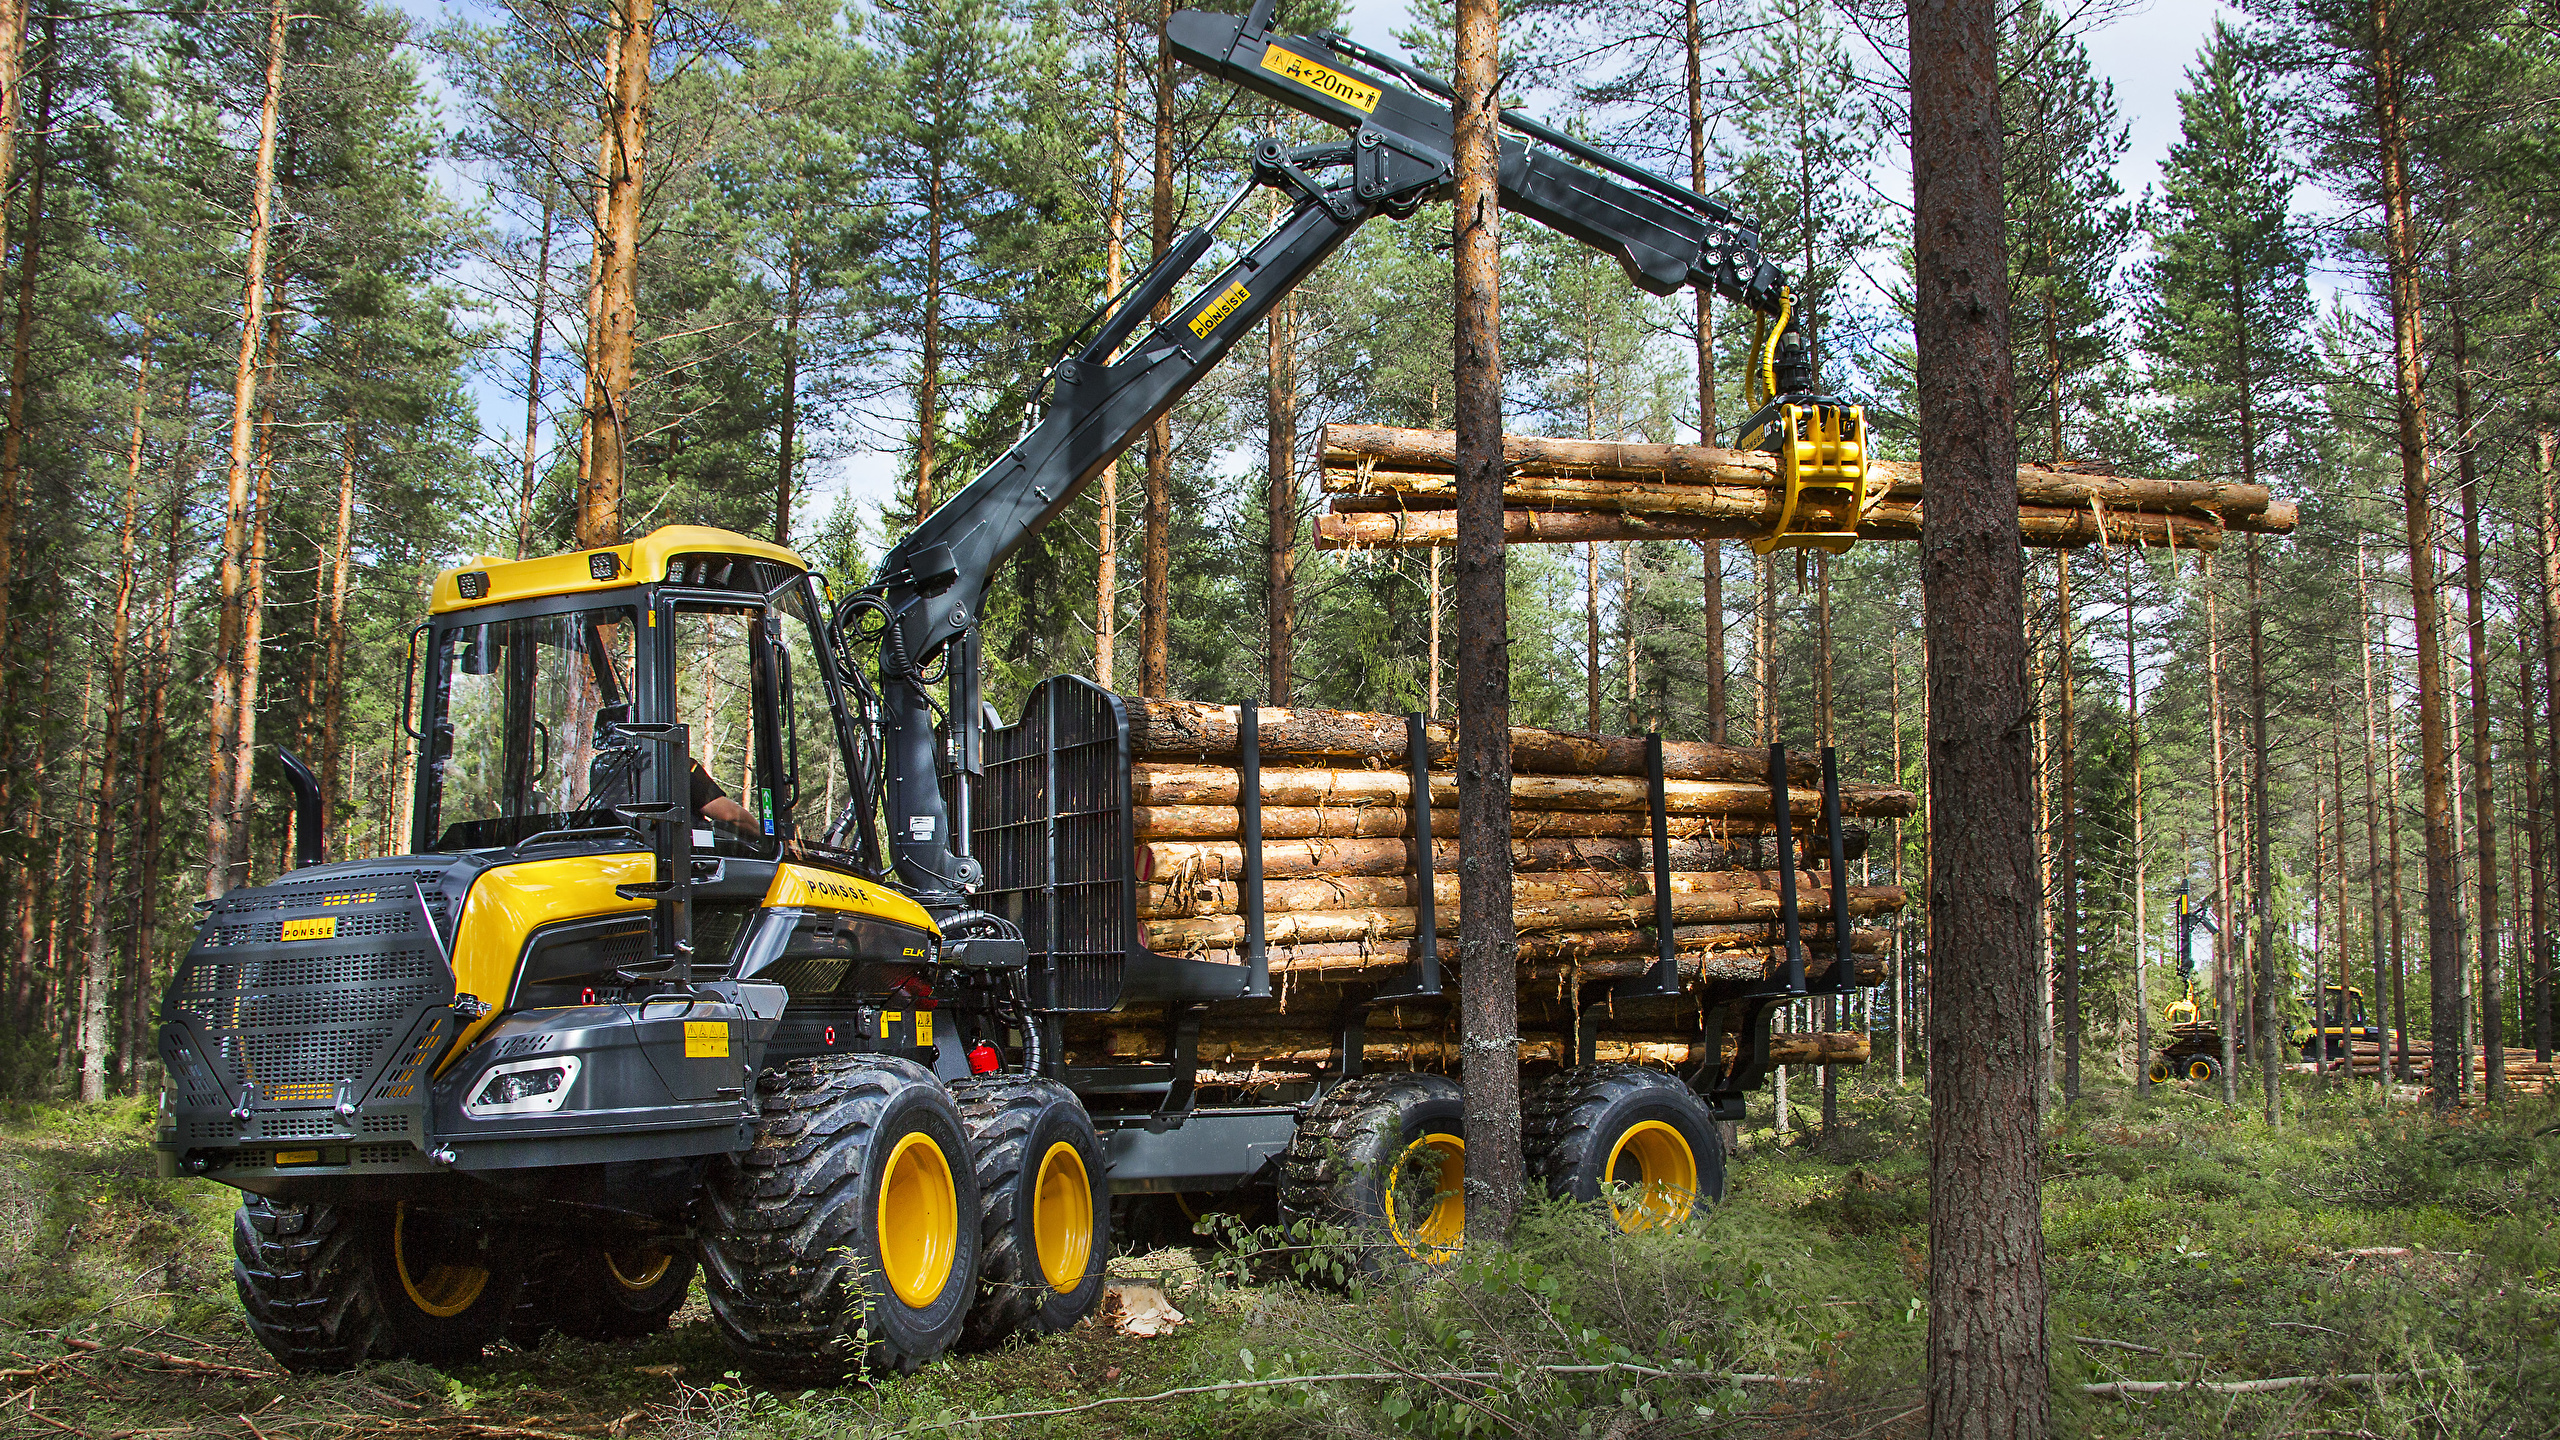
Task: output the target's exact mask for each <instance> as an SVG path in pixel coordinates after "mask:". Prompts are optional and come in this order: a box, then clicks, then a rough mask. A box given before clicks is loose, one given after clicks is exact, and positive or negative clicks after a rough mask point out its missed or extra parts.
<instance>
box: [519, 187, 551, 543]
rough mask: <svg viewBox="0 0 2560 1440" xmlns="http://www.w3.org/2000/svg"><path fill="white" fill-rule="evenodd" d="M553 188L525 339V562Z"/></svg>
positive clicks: (538, 430) (538, 429)
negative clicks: (531, 311) (529, 323)
mask: <svg viewBox="0 0 2560 1440" xmlns="http://www.w3.org/2000/svg"><path fill="white" fill-rule="evenodd" d="M551 198H552V195H551V185H550V182H549V181H545V182H543V186H542V233H541V235H540V236H539V237H538V238H537V240H536V242H535V249H534V259H533V324H532V326H531V327H530V329H529V332H528V333H527V335H526V337H525V342H524V348H525V360H524V471H523V475H522V477H521V479H520V481H519V483H518V486H517V491H516V558H517V559H519V560H522V559H523V558H525V557H526V556H527V555H530V554H532V553H533V492H534V486H535V482H536V480H537V478H538V471H537V462H538V461H539V459H540V456H541V452H540V451H538V450H537V449H536V448H535V442H536V440H537V439H538V438H539V437H540V436H541V434H542V342H543V326H544V325H546V324H547V323H549V318H550V316H549V310H550V304H551V214H552V211H551Z"/></svg>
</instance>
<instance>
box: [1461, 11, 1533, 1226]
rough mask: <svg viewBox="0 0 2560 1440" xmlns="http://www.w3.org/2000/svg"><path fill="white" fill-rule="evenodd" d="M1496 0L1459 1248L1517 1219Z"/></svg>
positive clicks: (1465, 361)
mask: <svg viewBox="0 0 2560 1440" xmlns="http://www.w3.org/2000/svg"><path fill="white" fill-rule="evenodd" d="M1501 34H1502V14H1501V7H1500V4H1499V0H1458V8H1457V77H1456V78H1457V85H1456V91H1457V93H1456V98H1455V99H1454V100H1453V101H1452V102H1451V108H1452V119H1453V122H1454V126H1455V131H1456V137H1457V157H1456V159H1457V203H1456V205H1455V207H1454V209H1453V214H1452V221H1453V226H1454V230H1455V234H1454V236H1453V240H1454V246H1453V248H1454V251H1455V254H1454V257H1453V264H1454V267H1455V275H1454V280H1455V284H1456V294H1457V357H1456V367H1455V373H1454V376H1453V379H1454V385H1455V388H1454V391H1453V394H1454V396H1455V400H1456V422H1457V431H1458V445H1457V470H1458V530H1459V533H1458V554H1457V562H1458V574H1457V596H1456V600H1457V606H1458V785H1459V792H1458V856H1459V858H1458V875H1459V902H1458V972H1459V974H1460V975H1461V976H1462V977H1463V982H1464V983H1462V984H1461V985H1460V986H1459V1005H1460V1028H1461V1031H1462V1033H1463V1034H1464V1035H1465V1037H1466V1039H1465V1047H1466V1053H1467V1054H1469V1055H1472V1056H1475V1057H1477V1058H1478V1059H1479V1060H1480V1061H1481V1062H1482V1063H1476V1064H1469V1065H1467V1066H1465V1067H1464V1075H1463V1083H1464V1086H1465V1095H1466V1098H1465V1108H1464V1123H1465V1126H1466V1133H1467V1135H1468V1137H1469V1138H1470V1140H1471V1141H1472V1142H1473V1146H1472V1149H1473V1155H1474V1157H1475V1158H1472V1159H1471V1160H1470V1161H1469V1163H1468V1165H1467V1238H1468V1239H1470V1240H1473V1241H1475V1242H1477V1243H1479V1244H1486V1245H1492V1244H1499V1243H1501V1242H1502V1241H1503V1240H1504V1239H1505V1238H1506V1237H1507V1236H1508V1235H1509V1234H1510V1233H1511V1225H1512V1222H1513V1220H1514V1219H1515V1218H1516V1217H1517V1216H1518V1215H1519V1213H1520V1205H1521V1201H1522V1198H1523V1196H1524V1193H1525V1190H1526V1181H1527V1172H1526V1166H1525V1164H1524V1162H1523V1160H1522V1158H1521V1153H1520V1067H1519V1065H1518V1064H1516V1063H1514V1060H1513V1058H1512V1057H1513V1054H1514V1046H1515V1044H1516V1040H1515V1038H1514V1037H1516V1036H1517V1035H1518V1033H1519V1028H1520V1024H1519V1003H1520V997H1519V993H1518V988H1517V987H1518V977H1519V971H1520V944H1519V937H1518V934H1517V932H1516V931H1515V930H1514V928H1513V923H1512V901H1511V863H1510V861H1511V847H1510V835H1511V822H1512V816H1511V653H1510V629H1511V624H1510V606H1509V596H1508V593H1507V590H1508V587H1507V585H1506V583H1505V582H1506V580H1507V568H1508V567H1507V563H1506V561H1505V558H1504V554H1503V534H1502V480H1503V464H1502V352H1501V314H1502V309H1501V295H1500V279H1501V251H1500V245H1501V241H1500V238H1499V235H1498V233H1497V232H1498V227H1499V220H1500V216H1501V213H1502V212H1501V191H1500V188H1499V184H1498V182H1499V178H1500V177H1499V174H1498V168H1499V163H1500V159H1501V140H1500V137H1499V134H1498V132H1497V130H1496V125H1497V123H1498V118H1499V117H1498V111H1499V109H1500V106H1501V99H1500V75H1499V66H1500V63H1501V61H1500V54H1501Z"/></svg>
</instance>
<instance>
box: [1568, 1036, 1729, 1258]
mask: <svg viewBox="0 0 2560 1440" xmlns="http://www.w3.org/2000/svg"><path fill="white" fill-rule="evenodd" d="M1520 1138H1521V1143H1522V1146H1523V1148H1525V1149H1526V1150H1527V1151H1528V1161H1529V1175H1530V1177H1531V1181H1532V1183H1538V1182H1543V1183H1544V1184H1545V1186H1546V1188H1547V1192H1548V1193H1549V1194H1552V1195H1556V1196H1558V1197H1561V1198H1563V1199H1568V1200H1580V1201H1585V1202H1598V1201H1602V1200H1606V1201H1608V1203H1609V1206H1610V1210H1611V1214H1612V1217H1613V1218H1614V1219H1615V1220H1616V1221H1617V1223H1618V1226H1619V1228H1620V1229H1624V1230H1638V1229H1647V1228H1651V1227H1652V1226H1655V1225H1666V1224H1676V1223H1678V1222H1679V1221H1681V1220H1684V1219H1686V1218H1688V1216H1689V1215H1690V1214H1691V1213H1692V1212H1693V1211H1694V1210H1696V1209H1697V1208H1699V1207H1700V1206H1702V1205H1707V1204H1713V1203H1714V1202H1715V1201H1718V1200H1721V1199H1723V1198H1724V1136H1723V1132H1722V1131H1721V1130H1719V1129H1718V1128H1717V1126H1716V1123H1715V1115H1714V1113H1713V1112H1712V1111H1710V1110H1708V1108H1707V1106H1706V1102H1704V1101H1702V1100H1700V1099H1699V1098H1698V1097H1697V1095H1696V1093H1695V1092H1693V1091H1691V1090H1690V1089H1689V1087H1688V1086H1686V1085H1684V1084H1682V1083H1680V1080H1679V1078H1678V1077H1677V1076H1674V1075H1670V1074H1667V1073H1665V1072H1663V1071H1660V1070H1648V1069H1646V1068H1645V1067H1643V1066H1641V1065H1624V1064H1607V1065H1584V1066H1580V1067H1578V1068H1576V1069H1572V1070H1563V1071H1559V1072H1557V1073H1556V1074H1553V1075H1550V1076H1548V1077H1547V1078H1546V1079H1544V1080H1542V1081H1540V1082H1539V1083H1538V1084H1537V1085H1535V1086H1534V1087H1532V1088H1531V1089H1530V1090H1529V1092H1528V1093H1527V1094H1525V1095H1523V1096H1522V1097H1521V1098H1520ZM1626 1186H1636V1187H1640V1188H1639V1191H1638V1192H1637V1193H1635V1194H1632V1195H1627V1194H1624V1193H1622V1192H1621V1193H1613V1191H1620V1187H1626Z"/></svg>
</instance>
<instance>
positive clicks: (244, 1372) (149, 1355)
mask: <svg viewBox="0 0 2560 1440" xmlns="http://www.w3.org/2000/svg"><path fill="white" fill-rule="evenodd" d="M62 1343H63V1344H64V1345H65V1346H67V1347H69V1348H70V1349H73V1350H85V1351H89V1352H91V1353H93V1354H99V1355H130V1356H133V1357H134V1358H136V1359H141V1360H157V1361H159V1362H160V1363H162V1364H164V1365H174V1366H176V1367H177V1368H178V1369H181V1370H196V1371H201V1372H203V1373H204V1374H207V1375H229V1376H232V1377H235V1378H237V1379H241V1380H281V1379H283V1378H284V1377H283V1376H282V1375H279V1374H277V1373H276V1372H275V1371H273V1370H252V1369H250V1368H248V1367H247V1366H245V1365H223V1364H219V1363H216V1362H215V1361H211V1360H194V1359H190V1358H188V1357H187V1356H184V1355H171V1354H168V1353H166V1352H164V1351H159V1350H139V1349H136V1348H134V1347H133V1346H131V1345H107V1344H102V1343H100V1342H99V1341H96V1340H84V1339H80V1338H78V1337H76V1336H70V1337H65V1338H64V1340H63V1342H62Z"/></svg>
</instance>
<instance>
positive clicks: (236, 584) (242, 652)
mask: <svg viewBox="0 0 2560 1440" xmlns="http://www.w3.org/2000/svg"><path fill="white" fill-rule="evenodd" d="M289 9H290V7H289V6H288V5H287V4H286V3H285V0H276V3H275V4H274V5H273V6H272V7H270V9H269V11H268V16H267V73H266V91H265V98H264V99H263V100H262V101H261V102H260V104H259V107H258V151H257V160H256V162H255V165H254V168H253V170H252V179H251V181H250V187H251V190H250V201H249V253H248V259H247V262H246V266H245V269H244V272H243V276H242V280H241V300H240V355H239V360H238V363H237V364H236V366H235V367H234V369H233V371H232V381H231V460H230V465H229V468H228V469H227V470H226V472H225V481H224V483H225V487H226V489H225V500H224V508H223V520H222V553H221V562H220V580H219V583H220V586H221V596H222V599H221V640H220V645H221V648H220V649H219V650H218V651H217V652H216V657H215V661H214V676H213V706H212V711H211V714H210V719H209V723H210V725H211V728H212V732H213V746H212V757H211V758H212V779H213V784H212V795H211V797H210V799H209V801H208V803H207V806H206V810H207V815H208V820H207V823H206V833H205V868H204V883H205V894H206V896H207V897H208V898H211V899H220V898H221V897H222V896H223V895H224V894H226V893H227V892H229V891H230V889H231V888H232V887H233V886H234V885H236V884H238V883H240V880H241V878H242V877H241V876H240V874H239V871H240V869H241V868H243V867H242V866H240V865H238V864H235V863H234V858H233V857H234V856H239V857H242V858H243V859H245V857H246V855H247V853H248V838H249V836H248V825H249V817H248V795H247V793H246V791H245V790H244V789H243V788H242V787H241V786H240V784H239V766H238V764H237V760H238V756H239V752H240V751H241V749H242V748H243V743H242V742H243V741H244V739H245V740H246V741H247V742H248V743H249V744H252V745H254V744H255V743H256V734H257V730H256V726H257V716H256V712H255V706H256V703H257V702H256V691H255V689H254V688H253V687H254V684H255V682H254V681H252V680H251V679H250V678H249V675H250V669H251V666H252V665H253V664H254V663H255V651H256V645H257V642H256V640H255V638H254V636H255V629H254V627H255V624H256V620H255V611H256V608H257V603H258V602H257V589H256V583H257V582H256V576H255V575H254V574H253V568H254V563H255V562H254V560H253V557H252V554H251V551H252V546H253V543H254V541H253V538H252V531H253V530H254V529H255V528H256V526H257V525H258V522H259V515H258V512H257V510H256V509H255V508H254V500H255V496H254V490H253V486H254V485H255V483H256V479H257V477H256V475H255V474H253V471H255V470H256V469H257V460H258V455H257V449H258V427H257V407H258V378H259V375H258V372H259V370H260V368H261V367H260V363H259V354H258V348H259V342H260V340H261V338H263V337H265V336H266V335H267V334H268V333H269V332H270V331H271V329H272V327H271V326H269V324H268V323H267V246H268V240H269V236H270V232H271V231H272V229H273V228H274V227H273V214H274V209H273V206H274V200H275V176H276V129H277V115H278V111H279V108H280V105H281V102H282V100H283V96H284V46H285V24H286V20H287V18H288V12H289ZM270 358H271V357H270Z"/></svg>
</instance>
